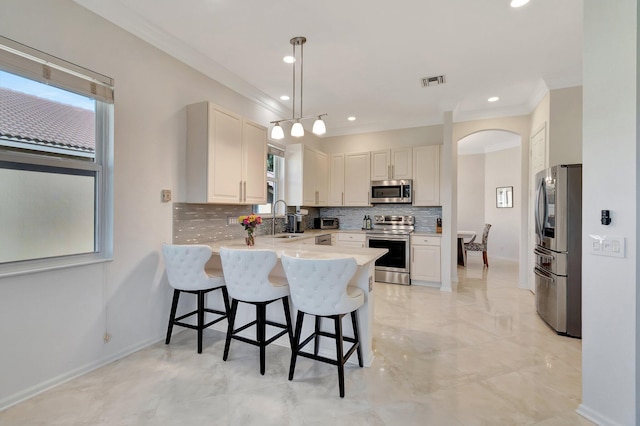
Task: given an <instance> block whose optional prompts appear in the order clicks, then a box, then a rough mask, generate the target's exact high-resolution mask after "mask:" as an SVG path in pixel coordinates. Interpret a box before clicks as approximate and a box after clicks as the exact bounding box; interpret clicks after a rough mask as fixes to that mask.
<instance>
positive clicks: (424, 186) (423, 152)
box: [413, 145, 441, 206]
mask: <svg viewBox="0 0 640 426" xmlns="http://www.w3.org/2000/svg"><path fill="white" fill-rule="evenodd" d="M413 205H414V206H439V205H441V204H440V145H427V146H419V147H415V148H413Z"/></svg>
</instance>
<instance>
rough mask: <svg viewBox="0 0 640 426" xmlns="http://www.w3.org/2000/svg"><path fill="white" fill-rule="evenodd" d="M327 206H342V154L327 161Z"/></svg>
mask: <svg viewBox="0 0 640 426" xmlns="http://www.w3.org/2000/svg"><path fill="white" fill-rule="evenodd" d="M329 172H330V173H329V205H330V206H343V205H344V154H333V155H332V156H331V158H330V159H329Z"/></svg>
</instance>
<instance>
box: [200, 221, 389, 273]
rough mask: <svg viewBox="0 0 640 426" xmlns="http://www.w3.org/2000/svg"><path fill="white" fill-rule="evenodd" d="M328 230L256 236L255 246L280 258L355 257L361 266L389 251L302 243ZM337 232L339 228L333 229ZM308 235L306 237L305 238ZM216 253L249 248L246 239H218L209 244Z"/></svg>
mask: <svg viewBox="0 0 640 426" xmlns="http://www.w3.org/2000/svg"><path fill="white" fill-rule="evenodd" d="M326 231H327V230H322V229H314V230H313V231H311V232H304V233H303V234H301V235H302V236H300V237H295V238H291V239H287V238H277V237H278V235H285V234H278V235H276V236H275V237H272V236H271V235H261V236H256V244H255V246H254V247H253V248H255V249H258V250H260V249H263V250H273V251H275V252H276V254H277V255H278V258H279V257H280V256H282V255H283V254H286V255H287V256H295V257H301V258H305V259H334V258H341V257H353V258H354V259H355V260H356V263H357V264H358V265H360V266H362V265H366V264H368V263H370V262H373V261H375V260H376V259H378V258H379V257H381V256H383V255H384V254H385V253H387V251H388V250H387V249H377V248H356V247H339V246H323V245H321V246H317V245H313V244H302V243H301V240H304V239H308V238H312V237H313V238H315V237H316V236H317V235H324V234H328V233H331V232H326ZM331 231H333V232H335V231H337V230H335V229H332V230H331ZM305 236H306V238H305ZM209 246H210V247H211V249H212V250H213V253H214V254H217V255H219V254H220V248H221V247H229V248H236V249H239V248H247V245H246V244H245V242H244V239H235V240H225V241H217V242H215V243H211V244H209Z"/></svg>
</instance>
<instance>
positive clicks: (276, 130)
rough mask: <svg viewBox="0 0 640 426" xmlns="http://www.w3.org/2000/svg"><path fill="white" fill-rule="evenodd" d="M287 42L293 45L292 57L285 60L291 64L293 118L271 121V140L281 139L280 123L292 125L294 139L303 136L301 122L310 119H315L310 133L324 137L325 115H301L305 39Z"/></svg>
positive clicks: (300, 38)
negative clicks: (297, 76)
mask: <svg viewBox="0 0 640 426" xmlns="http://www.w3.org/2000/svg"><path fill="white" fill-rule="evenodd" d="M289 42H290V43H291V44H292V45H293V55H292V56H287V57H286V58H285V62H287V63H290V64H293V108H292V110H293V117H291V118H290V119H284V120H276V121H272V122H271V124H273V125H274V126H273V128H272V129H271V139H275V140H280V139H283V138H284V130H283V128H282V126H281V125H280V123H289V122H293V125H292V126H291V136H293V137H295V138H299V137H302V136H304V127H303V126H302V121H303V120H306V119H312V118H315V121H314V123H313V129H312V132H313V133H314V134H316V135H324V134H325V133H327V126H326V125H325V123H324V120H322V117H323V116H325V115H327V114H320V115H310V116H306V117H305V116H304V115H302V99H303V98H302V96H303V93H302V88H303V81H304V44H305V43H306V42H307V39H306V38H305V37H294V38H292V39H291V40H289ZM298 46H299V47H300V54H299V55H298V49H297V47H298ZM298 62H299V63H300V84H299V89H300V104H299V114H300V115H299V116H296V89H297V87H296V75H297V68H296V64H297V63H298Z"/></svg>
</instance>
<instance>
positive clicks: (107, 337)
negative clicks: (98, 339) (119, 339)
mask: <svg viewBox="0 0 640 426" xmlns="http://www.w3.org/2000/svg"><path fill="white" fill-rule="evenodd" d="M109 340H111V335H110V334H109V333H106V332H105V333H104V342H105V343H109Z"/></svg>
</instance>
